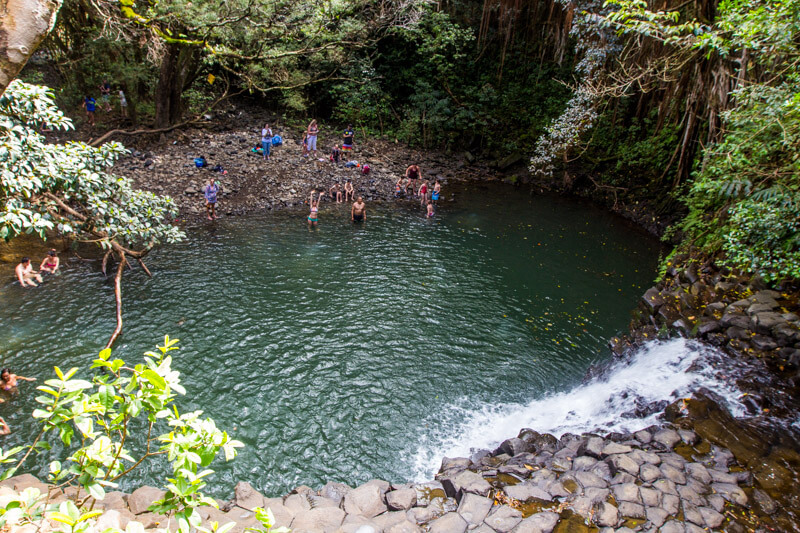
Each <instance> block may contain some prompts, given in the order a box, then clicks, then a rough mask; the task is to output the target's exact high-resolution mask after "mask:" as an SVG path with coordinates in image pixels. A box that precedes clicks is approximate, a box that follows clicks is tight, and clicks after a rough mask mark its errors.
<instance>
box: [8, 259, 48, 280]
mask: <svg viewBox="0 0 800 533" xmlns="http://www.w3.org/2000/svg"><path fill="white" fill-rule="evenodd" d="M14 270H15V272H16V274H17V279H18V280H19V284H20V285H22V286H23V287H26V286H31V287H36V286H37V285H36V281H38V282H39V283H41V282H42V276H41V275H39V273H38V272H35V271H34V270H33V265H31V260H30V259H29V258H27V257H23V258H22V259H21V260H20V262H19V264H18V265H17V268H16V269H14ZM34 280H36V281H34Z"/></svg>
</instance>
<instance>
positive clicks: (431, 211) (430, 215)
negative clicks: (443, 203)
mask: <svg viewBox="0 0 800 533" xmlns="http://www.w3.org/2000/svg"><path fill="white" fill-rule="evenodd" d="M427 216H428V218H431V217H432V216H433V202H431V201H430V200H428V215H427Z"/></svg>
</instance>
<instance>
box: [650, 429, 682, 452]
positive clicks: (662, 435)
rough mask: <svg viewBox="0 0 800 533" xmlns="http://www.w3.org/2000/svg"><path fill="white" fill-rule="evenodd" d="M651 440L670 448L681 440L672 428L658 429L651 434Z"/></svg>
mask: <svg viewBox="0 0 800 533" xmlns="http://www.w3.org/2000/svg"><path fill="white" fill-rule="evenodd" d="M653 441H655V442H657V443H659V444H661V445H662V446H664V447H665V448H667V449H668V450H671V449H672V448H674V447H675V445H676V444H678V443H679V442H680V441H681V436H680V435H679V434H678V432H677V431H675V430H674V429H660V430H658V431H656V433H655V434H654V435H653Z"/></svg>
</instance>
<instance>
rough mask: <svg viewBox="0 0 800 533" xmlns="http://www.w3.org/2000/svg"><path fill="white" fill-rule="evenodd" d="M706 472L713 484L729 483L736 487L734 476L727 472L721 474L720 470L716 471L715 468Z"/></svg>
mask: <svg viewBox="0 0 800 533" xmlns="http://www.w3.org/2000/svg"><path fill="white" fill-rule="evenodd" d="M706 471H707V472H708V474H709V477H711V479H712V481H713V482H714V483H730V484H731V485H736V483H737V479H736V476H734V475H733V474H730V473H728V472H723V471H721V470H717V469H716V468H710V469H708V470H706Z"/></svg>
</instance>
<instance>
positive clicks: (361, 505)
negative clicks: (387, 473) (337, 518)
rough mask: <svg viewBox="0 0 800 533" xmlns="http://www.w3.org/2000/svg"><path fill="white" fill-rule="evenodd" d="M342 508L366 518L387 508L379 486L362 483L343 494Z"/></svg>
mask: <svg viewBox="0 0 800 533" xmlns="http://www.w3.org/2000/svg"><path fill="white" fill-rule="evenodd" d="M342 508H343V509H344V510H345V512H347V514H356V515H362V516H365V517H367V518H373V517H375V516H378V515H379V514H381V513H384V512H386V509H387V507H386V504H385V503H383V493H382V492H381V487H380V486H379V485H378V484H372V485H370V484H364V485H361V486H360V487H358V488H355V489H353V490H351V491H350V492H348V493H347V494H345V496H344V498H343V500H342ZM293 527H294V526H293Z"/></svg>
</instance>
